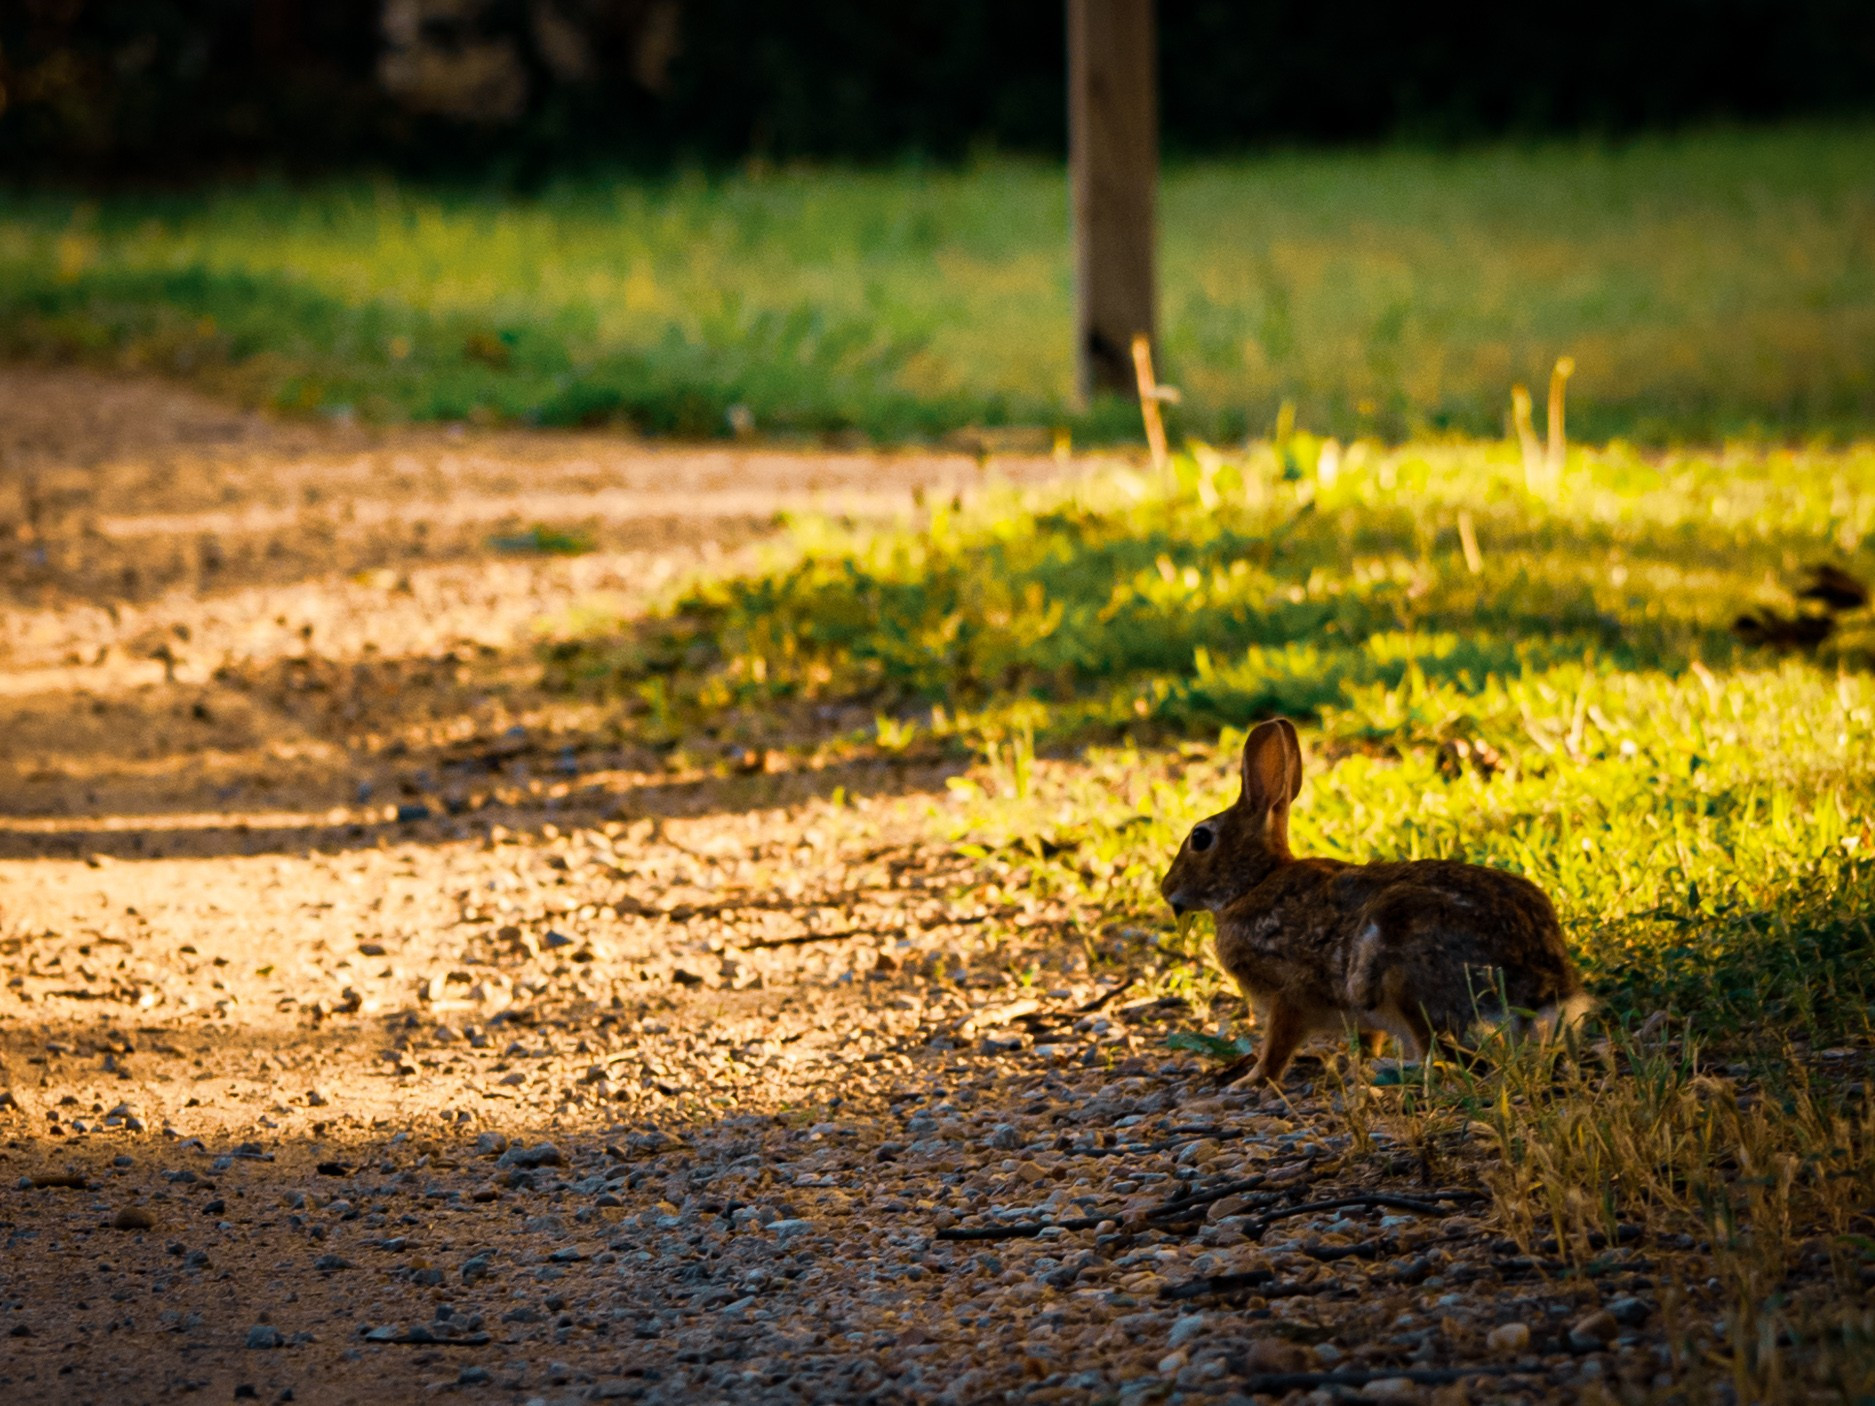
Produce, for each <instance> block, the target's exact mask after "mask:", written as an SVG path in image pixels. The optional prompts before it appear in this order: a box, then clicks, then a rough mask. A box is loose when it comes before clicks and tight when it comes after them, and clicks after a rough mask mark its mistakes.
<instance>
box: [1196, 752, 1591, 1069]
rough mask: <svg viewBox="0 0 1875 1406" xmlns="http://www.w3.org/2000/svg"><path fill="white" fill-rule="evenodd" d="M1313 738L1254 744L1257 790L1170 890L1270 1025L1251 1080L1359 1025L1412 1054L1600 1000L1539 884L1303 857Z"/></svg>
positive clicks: (1220, 818)
mask: <svg viewBox="0 0 1875 1406" xmlns="http://www.w3.org/2000/svg"><path fill="white" fill-rule="evenodd" d="M1301 789H1302V746H1301V743H1300V742H1299V741H1298V740H1297V737H1296V730H1295V728H1294V726H1293V725H1291V724H1290V722H1289V721H1288V720H1287V719H1286V718H1278V719H1276V720H1275V721H1274V722H1267V723H1262V724H1260V725H1259V726H1257V727H1256V728H1255V729H1254V730H1252V732H1251V733H1250V736H1249V738H1248V739H1246V740H1245V742H1244V751H1243V790H1242V792H1241V793H1240V794H1239V796H1238V797H1237V800H1236V802H1235V804H1233V805H1232V806H1231V807H1230V809H1228V810H1225V811H1221V812H1220V813H1218V814H1217V815H1213V816H1210V817H1208V818H1207V819H1205V820H1201V821H1199V822H1198V824H1197V825H1195V826H1193V827H1192V832H1191V834H1190V835H1188V836H1187V837H1186V839H1185V842H1184V844H1183V845H1182V846H1180V848H1179V852H1178V856H1177V858H1175V859H1174V860H1173V861H1172V867H1171V868H1170V869H1169V870H1167V871H1166V875H1165V878H1164V880H1163V881H1162V882H1161V883H1160V885H1159V891H1160V893H1162V894H1163V895H1164V896H1165V899H1166V901H1167V902H1168V903H1170V904H1171V905H1172V909H1173V911H1174V912H1175V913H1185V912H1188V911H1192V910H1195V909H1208V910H1209V911H1211V912H1212V913H1215V914H1216V915H1217V952H1218V959H1219V960H1220V961H1221V962H1222V963H1223V964H1224V969H1225V970H1226V971H1228V972H1229V973H1230V974H1231V976H1232V977H1234V978H1235V979H1236V981H1237V984H1238V986H1239V987H1241V988H1242V990H1243V993H1244V997H1245V999H1246V1000H1248V1001H1249V1002H1250V1004H1251V1006H1252V1007H1253V1008H1254V1009H1255V1011H1256V1013H1257V1017H1258V1021H1259V1023H1260V1025H1261V1026H1262V1030H1263V1042H1262V1047H1261V1049H1260V1050H1259V1052H1258V1059H1257V1063H1256V1067H1255V1068H1254V1069H1252V1070H1251V1071H1250V1073H1249V1075H1248V1076H1246V1077H1247V1079H1248V1080H1249V1081H1250V1082H1253V1083H1261V1082H1264V1081H1274V1080H1276V1079H1278V1078H1280V1077H1281V1076H1282V1072H1283V1070H1284V1069H1285V1068H1286V1067H1287V1066H1288V1063H1289V1060H1290V1058H1291V1057H1292V1056H1293V1055H1294V1054H1295V1052H1296V1049H1297V1048H1298V1047H1299V1046H1300V1045H1301V1044H1302V1042H1303V1041H1304V1040H1306V1039H1308V1038H1309V1037H1310V1036H1311V1035H1314V1034H1318V1033H1328V1032H1339V1031H1341V1030H1344V1029H1346V1028H1348V1027H1349V1026H1354V1027H1357V1028H1359V1029H1362V1030H1367V1031H1379V1032H1384V1033H1386V1034H1388V1035H1391V1036H1393V1037H1394V1038H1395V1039H1396V1040H1398V1041H1399V1042H1400V1043H1401V1045H1402V1046H1403V1047H1404V1048H1405V1049H1406V1051H1407V1052H1408V1053H1409V1054H1410V1055H1411V1056H1412V1057H1414V1058H1424V1057H1425V1055H1426V1054H1427V1053H1428V1052H1429V1051H1430V1049H1431V1047H1432V1045H1433V1043H1434V1042H1435V1041H1436V1040H1438V1039H1440V1038H1453V1039H1456V1038H1458V1037H1460V1036H1462V1035H1464V1034H1465V1033H1466V1032H1467V1031H1468V1030H1470V1029H1471V1027H1472V1026H1473V1025H1475V1024H1476V1023H1477V1022H1478V1021H1479V1020H1480V1019H1481V1018H1487V1019H1488V1018H1492V1017H1501V1018H1509V1019H1511V1020H1513V1021H1514V1022H1516V1023H1517V1024H1518V1025H1519V1026H1522V1025H1524V1024H1527V1023H1528V1022H1529V1021H1530V1020H1531V1019H1532V1018H1533V1017H1534V1018H1535V1019H1536V1020H1537V1021H1538V1022H1539V1023H1540V1024H1542V1025H1544V1026H1545V1027H1548V1026H1550V1025H1553V1024H1555V1023H1557V1022H1566V1021H1569V1020H1571V1019H1573V1018H1575V1016H1576V1015H1577V1014H1578V1013H1579V1012H1580V1010H1581V1009H1582V1008H1583V1007H1584V1005H1585V1004H1586V1003H1585V1001H1584V998H1583V995H1582V983H1581V980H1580V978H1578V977H1577V975H1576V972H1575V968H1574V967H1573V966H1572V965H1571V964H1570V961H1569V954H1568V952H1567V950H1566V949H1565V948H1564V946H1563V938H1562V929H1561V927H1560V925H1559V924H1558V923H1557V921H1556V910H1555V909H1554V908H1553V907H1552V906H1551V905H1550V901H1549V899H1548V898H1547V897H1546V896H1545V895H1544V893H1543V891H1542V890H1541V889H1539V888H1538V887H1537V886H1536V885H1535V884H1533V883H1531V882H1530V881H1529V880H1527V879H1522V878H1519V877H1518V876H1516V875H1515V874H1506V873H1504V872H1503V871H1501V870H1497V869H1486V868H1483V867H1482V866H1480V865H1476V864H1461V863H1458V862H1456V861H1452V860H1445V859H1425V860H1417V861H1414V862H1411V863H1403V864H1359V865H1357V864H1346V863H1343V862H1342V861H1340V860H1334V859H1298V858H1296V857H1295V856H1294V855H1292V854H1291V853H1290V852H1289V806H1290V803H1291V802H1293V801H1294V800H1295V798H1296V795H1297V793H1298V792H1300V791H1301Z"/></svg>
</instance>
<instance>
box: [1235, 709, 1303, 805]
mask: <svg viewBox="0 0 1875 1406" xmlns="http://www.w3.org/2000/svg"><path fill="white" fill-rule="evenodd" d="M1285 729H1287V731H1285ZM1295 734H1296V730H1295V728H1293V727H1291V726H1290V724H1289V721H1288V719H1286V718H1278V719H1276V720H1275V721H1274V722H1267V723H1258V724H1257V725H1256V726H1255V727H1253V728H1251V729H1250V735H1249V736H1248V737H1246V738H1245V739H1244V744H1243V800H1244V803H1245V804H1247V805H1249V806H1250V807H1251V809H1253V810H1259V811H1263V810H1271V809H1274V808H1275V807H1277V806H1287V805H1288V804H1289V802H1291V801H1292V800H1294V799H1295V797H1296V792H1297V791H1299V790H1301V789H1302V764H1301V760H1300V758H1301V750H1300V748H1299V747H1298V746H1297V744H1296V740H1295ZM1292 755H1293V758H1294V760H1292Z"/></svg>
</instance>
